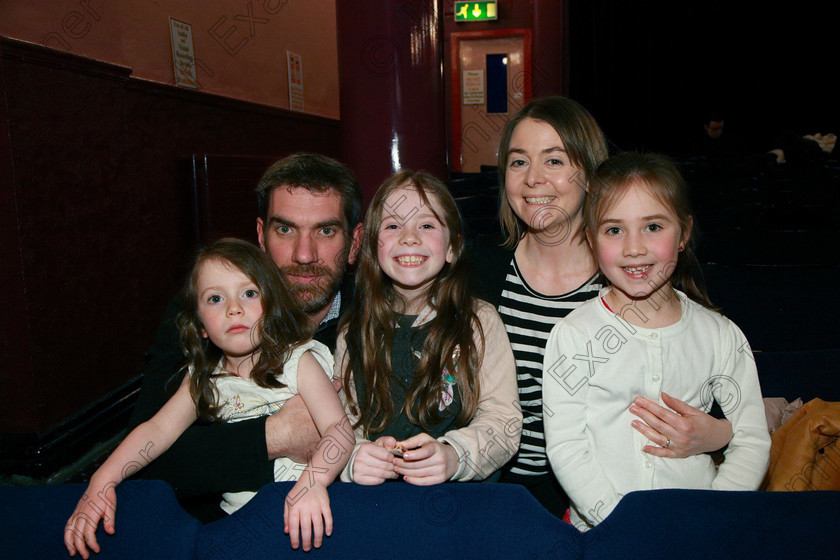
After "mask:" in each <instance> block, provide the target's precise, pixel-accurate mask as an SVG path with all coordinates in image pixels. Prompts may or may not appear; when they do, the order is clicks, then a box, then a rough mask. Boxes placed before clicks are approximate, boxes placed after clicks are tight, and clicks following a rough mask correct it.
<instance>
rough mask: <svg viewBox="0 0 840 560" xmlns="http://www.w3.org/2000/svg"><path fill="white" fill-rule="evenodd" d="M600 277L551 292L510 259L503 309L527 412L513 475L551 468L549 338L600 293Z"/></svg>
mask: <svg viewBox="0 0 840 560" xmlns="http://www.w3.org/2000/svg"><path fill="white" fill-rule="evenodd" d="M597 277H598V275H597V274H596V275H595V276H593V277H592V278H590V279H589V280H588V281H587V282H586V283H585V284H583V285H582V286H581V287H579V288H578V289H576V290H574V291H572V292H569V293H567V294H562V295H559V296H546V295H543V294H540V293H538V292H536V291H534V290H533V289H531V287H530V286H528V284H527V283H526V282H525V279H524V278H522V275H521V274H520V272H519V267H518V266H517V265H516V259H515V258H513V259H511V261H510V266H509V270H508V273H507V277H506V278H505V285H504V290H503V291H502V297H501V300H500V303H499V314H500V315H501V317H502V321H503V322H504V324H505V328H506V329H507V333H508V338H510V344H511V346H512V347H513V357H514V359H515V360H516V377H517V383H518V385H519V402H520V404H521V405H522V416H523V425H522V440H521V443H520V445H519V453H517V455H516V456H515V457H514V458H513V459H511V461H510V462H509V463H508V465H507V467H508V468H509V469H510V473H511V474H513V475H521V476H537V475H543V474H547V473H548V472H550V468H549V467H548V462H547V460H546V456H545V435H544V434H543V411H542V373H543V356H544V354H545V344H546V341H547V340H548V335H549V333H550V332H551V329H552V327H554V325H555V324H557V322H558V321H559V320H560V319H562V318H563V317H565V316H566V315H568V314H569V313H571V312H572V310H573V309H576V308H578V307H580V305H581V304H583V303H584V302H585V301H587V300H590V299H592V298H594V297H596V296H597V295H598V291H599V290H600V289H601V284H600V283H597V282H596V281H595V280H596V279H597Z"/></svg>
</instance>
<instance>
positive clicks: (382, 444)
mask: <svg viewBox="0 0 840 560" xmlns="http://www.w3.org/2000/svg"><path fill="white" fill-rule="evenodd" d="M396 445H397V440H396V439H394V438H393V437H391V436H382V437H381V438H379V439H377V440H376V441H375V442H367V443H363V444H362V445H360V446H359V450H358V451H357V452H356V457H355V458H354V459H353V482H355V483H356V484H362V485H366V486H373V485H375V484H382V483H383V482H385V481H386V480H389V479H396V478H399V475H398V474H397V473H396V472H394V455H393V454H392V453H391V452H390V451H389V450H390V449H393V448H394V447H396Z"/></svg>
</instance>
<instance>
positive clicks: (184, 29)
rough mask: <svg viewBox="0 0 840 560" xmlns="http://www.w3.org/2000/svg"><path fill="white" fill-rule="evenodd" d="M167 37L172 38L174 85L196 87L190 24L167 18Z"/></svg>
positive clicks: (196, 80)
mask: <svg viewBox="0 0 840 560" xmlns="http://www.w3.org/2000/svg"><path fill="white" fill-rule="evenodd" d="M169 37H170V38H171V40H172V67H173V70H174V72H175V85H176V86H184V87H191V88H196V89H198V79H197V78H196V77H195V53H194V52H193V40H192V26H191V25H190V24H189V23H184V22H183V21H178V20H177V19H172V18H169Z"/></svg>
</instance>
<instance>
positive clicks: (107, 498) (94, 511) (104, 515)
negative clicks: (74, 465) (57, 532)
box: [64, 480, 117, 560]
mask: <svg viewBox="0 0 840 560" xmlns="http://www.w3.org/2000/svg"><path fill="white" fill-rule="evenodd" d="M115 486H116V484H114V483H109V484H106V485H105V486H101V485H99V484H97V482H95V481H94V480H91V482H90V484H89V485H88V487H87V490H85V493H84V494H82V498H81V499H80V500H79V503H78V504H76V509H75V510H73V515H71V516H70V519H68V520H67V524H66V525H65V526H64V546H65V547H67V552H69V553H70V556H75V555H76V553H77V552H78V553H79V555H81V557H82V558H84V559H85V560H87V558H88V547H89V548H90V549H91V550H92V551H93V552H96V553H97V554H99V543H97V542H96V527H97V525H99V521H100V520H102V526H103V527H104V528H105V532H106V533H108V534H109V535H113V534H114V515H116V509H117V496H116V493H115V492H114V491H113V489H114V487H115Z"/></svg>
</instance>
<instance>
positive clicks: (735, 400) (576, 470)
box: [543, 288, 770, 530]
mask: <svg viewBox="0 0 840 560" xmlns="http://www.w3.org/2000/svg"><path fill="white" fill-rule="evenodd" d="M608 290H609V288H604V289H603V290H601V296H603V295H604V294H606V293H607V291H608ZM676 293H677V296H678V297H679V299H680V303H681V308H682V315H681V317H680V320H679V321H678V322H676V323H674V324H673V325H669V326H667V327H664V328H658V329H645V328H641V327H636V326H634V325H631V324H630V323H628V322H627V321H625V320H623V319H622V318H621V317H619V316H618V315H616V314H614V313H612V312H611V311H610V310H609V309H608V308H607V307H606V306H605V304H604V302H603V300H602V299H601V297H598V298H595V299H593V300H591V301H588V302H587V303H585V304H584V305H582V306H581V307H580V308H578V309H577V310H575V311H573V312H572V313H570V314H569V316H568V317H566V319H565V320H564V321H562V322H561V323H559V324H557V325H556V326H555V327H554V328H553V329H552V332H551V335H550V336H549V339H548V343H547V346H546V353H545V362H544V372H543V411H544V412H543V413H544V419H545V437H546V450H547V455H548V459H549V462H550V464H551V468H552V471H553V472H554V474H555V476H556V477H557V479H558V481H559V482H560V485H561V486H562V487H563V489H564V490H566V492H567V493H568V495H569V498H570V499H571V502H572V506H573V507H572V522H573V524H574V525H575V526H576V527H578V528H579V529H581V530H585V529H586V528H588V527H592V526H594V525H596V524H597V523H599V522H600V521H603V519H604V518H606V516H607V515H609V513H610V512H611V511H612V510H613V508H615V506H616V504H617V503H618V501H619V500H620V499H621V497H622V496H623V495H624V494H626V493H627V492H630V491H633V490H646V489H654V488H697V489H716V490H756V489H757V488H758V486H759V484H760V483H761V480H762V478H763V477H764V473H765V470H766V469H767V464H768V460H769V450H770V436H769V433H768V430H767V421H766V418H765V414H764V405H763V402H762V399H761V390H760V387H759V384H758V374H757V372H756V367H755V361H754V358H753V355H752V351H751V350H750V347H749V344H748V343H747V340H746V338H745V337H744V334H743V333H742V332H741V330H740V329H739V328H738V327H737V326H736V325H735V324H734V323H733V322H732V321H730V320H729V319H727V318H726V317H724V316H722V315H720V314H719V313H715V312H713V311H710V310H708V309H706V308H704V307H703V306H701V305H699V304H697V303H695V302H693V301H691V300H689V299H688V298H687V297H686V296H685V294H683V293H681V292H679V291H677V292H676ZM639 310H642V309H641V305H640V306H639ZM642 311H643V310H642ZM629 312H630V313H636V312H637V310H629ZM625 316H627V315H625ZM662 392H665V393H668V394H669V395H671V396H673V397H676V398H678V399H680V400H683V401H685V402H686V403H688V404H690V405H691V406H694V407H696V408H699V409H700V410H702V411H704V412H708V411H709V409H710V408H711V405H712V400H713V399H714V400H716V401H717V402H718V404H720V406H721V408H722V409H723V411H724V413H725V415H726V418H727V419H728V420H729V421H730V422H731V423H732V431H733V435H732V440H731V441H730V442H729V445H728V447H727V449H726V451H725V458H726V459H725V462H724V463H723V464H722V465H721V466H720V468H719V469H718V470H717V471H715V467H714V463H713V461H712V458H711V457H710V456H709V455H706V454H700V455H694V456H692V457H687V458H684V459H673V458H660V457H656V456H653V455H649V454H647V453H644V452H643V451H642V447H644V446H645V445H659V443H661V442H651V441H649V440H647V438H645V436H643V435H642V434H641V433H640V432H638V431H636V430H634V429H633V428H632V427H631V425H630V423H631V422H632V421H633V419H635V418H636V417H635V416H634V415H632V414H630V412H629V407H630V405H631V403H632V402H633V400H634V399H635V398H636V397H639V396H644V397H647V398H649V399H651V400H653V401H655V402H659V403H660V404H662V405H663V406H665V405H664V403H662V401H661V397H660V395H661V393H662Z"/></svg>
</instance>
